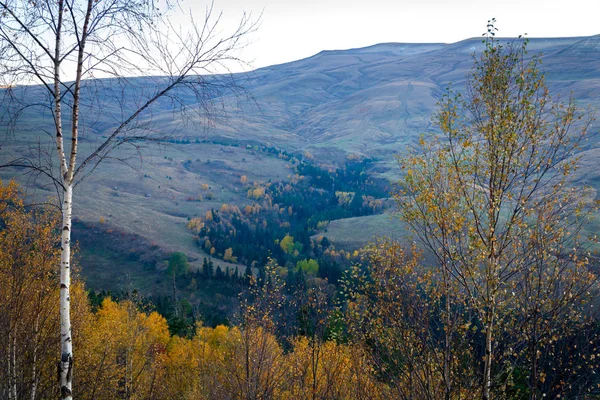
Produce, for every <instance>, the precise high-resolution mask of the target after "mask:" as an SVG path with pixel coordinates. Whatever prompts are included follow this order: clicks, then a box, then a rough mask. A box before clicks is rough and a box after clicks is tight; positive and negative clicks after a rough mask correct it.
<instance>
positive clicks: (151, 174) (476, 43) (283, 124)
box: [0, 35, 600, 260]
mask: <svg viewBox="0 0 600 400" xmlns="http://www.w3.org/2000/svg"><path fill="white" fill-rule="evenodd" d="M482 48H483V44H482V42H481V39H480V38H474V39H467V40H464V41H461V42H458V43H453V44H439V43H437V44H402V43H385V44H378V45H374V46H370V47H366V48H359V49H351V50H336V51H323V52H321V53H319V54H316V55H314V56H312V57H309V58H306V59H303V60H299V61H295V62H291V63H287V64H282V65H275V66H271V67H268V68H262V69H259V70H256V71H252V72H249V73H246V74H239V75H237V76H236V78H237V81H238V83H240V84H241V85H243V86H244V87H245V88H246V89H247V90H248V92H249V94H251V96H252V99H251V100H248V99H246V98H238V99H234V98H231V97H230V98H225V99H220V98H212V100H216V104H217V105H218V106H217V110H218V111H219V112H218V115H217V116H218V118H217V119H216V121H215V122H214V124H213V125H211V126H208V127H207V126H205V125H204V124H201V123H197V122H195V121H194V120H193V119H191V120H187V119H186V120H182V119H181V117H180V115H179V114H177V113H174V112H173V104H171V103H169V101H164V102H162V103H161V104H159V105H158V107H157V108H156V109H155V110H154V111H153V112H152V113H151V114H148V115H144V118H142V120H141V124H140V128H145V127H151V128H152V129H155V130H157V131H162V132H165V133H166V134H168V135H170V136H172V139H173V140H172V141H171V142H170V143H166V144H165V146H163V147H161V148H158V149H157V148H150V150H149V151H147V152H145V153H142V155H141V156H140V155H138V154H137V153H136V152H135V151H133V150H134V149H127V148H123V149H121V150H119V151H118V152H117V153H116V154H114V155H115V156H116V158H122V157H127V158H128V160H129V163H130V164H131V165H132V166H133V167H134V168H135V169H131V168H129V167H127V166H126V165H123V164H121V163H118V162H116V161H109V162H107V163H106V164H105V165H102V166H101V168H99V169H98V170H97V171H96V172H95V173H94V175H92V176H91V177H90V178H89V179H88V180H87V181H85V183H84V184H82V185H81V187H79V188H78V190H79V191H78V193H77V194H76V206H75V215H77V216H78V217H79V218H80V219H81V220H83V221H84V222H88V223H93V224H94V223H95V224H99V221H100V219H102V220H103V223H102V224H101V225H102V226H104V227H106V228H107V229H108V228H110V229H116V230H122V231H124V232H126V233H134V234H137V235H140V236H141V237H143V238H145V239H146V240H148V241H150V242H154V243H155V244H157V245H158V246H160V247H161V248H163V249H164V250H165V251H172V250H183V251H185V252H187V253H188V254H190V255H191V256H192V257H194V258H197V259H198V260H199V259H201V257H203V256H204V254H203V253H201V251H200V250H199V249H198V248H197V247H196V246H195V245H194V243H193V240H192V238H191V236H190V235H189V234H188V232H187V231H186V227H185V225H186V222H187V219H188V218H190V217H194V216H198V215H203V213H205V212H206V211H207V210H209V209H210V208H218V207H220V206H221V204H222V203H224V202H228V203H236V204H245V203H248V202H249V200H248V199H247V198H246V193H245V191H244V190H243V187H242V185H241V184H240V183H239V182H240V177H241V176H242V175H247V177H248V181H249V182H254V181H257V182H266V181H268V180H269V179H271V180H274V181H275V180H286V179H287V176H288V174H289V173H290V171H289V169H288V167H286V163H285V162H283V161H282V160H280V159H278V158H277V157H276V156H274V155H271V154H268V153H265V152H262V151H261V150H260V149H259V148H258V147H254V146H273V147H276V148H278V149H282V150H286V151H290V152H293V153H298V154H304V153H305V152H308V153H310V154H312V155H313V156H314V157H315V160H317V162H322V163H325V164H330V163H340V162H342V161H343V160H345V159H346V157H347V156H348V155H350V154H359V155H364V156H369V157H374V158H375V159H376V160H377V162H376V163H375V167H374V168H373V170H372V171H371V172H372V173H373V174H376V175H379V176H382V177H385V178H388V179H391V180H393V179H395V178H396V177H397V176H398V170H397V168H396V166H395V161H394V158H393V155H394V154H396V153H398V152H401V151H403V150H404V149H405V148H406V145H408V144H410V143H414V142H415V140H416V139H417V138H418V137H419V135H420V134H421V133H426V132H431V131H433V130H434V126H433V125H432V122H431V115H432V114H433V112H434V111H435V109H436V102H437V100H438V99H439V98H440V97H441V95H442V93H443V92H444V89H445V88H446V87H447V85H448V84H449V83H452V85H453V87H454V88H455V89H456V90H459V91H460V90H462V89H463V87H464V82H465V77H466V75H467V74H468V72H469V70H470V68H471V67H472V65H473V54H476V53H477V52H479V51H481V50H482ZM528 50H529V54H533V53H537V52H542V53H543V55H544V56H543V65H542V69H543V70H545V71H546V72H547V79H548V82H549V84H550V88H551V90H553V91H554V92H555V93H560V94H561V95H562V96H563V97H564V98H568V97H569V96H570V97H572V98H574V99H575V100H576V102H577V103H578V104H579V105H580V106H582V107H587V106H591V107H592V108H595V109H598V108H599V106H600V35H598V36H592V37H576V38H552V39H531V40H530V44H529V47H528ZM157 79H158V80H160V78H132V79H130V82H131V83H132V84H133V85H132V87H130V88H129V89H128V91H127V92H125V93H124V95H125V97H126V99H127V102H125V104H123V106H124V107H125V108H126V109H127V108H130V107H133V106H134V105H135V99H136V98H137V97H136V95H137V94H144V93H149V92H152V90H153V89H154V88H155V82H156V80H157ZM115 87H117V82H116V81H112V80H102V81H95V82H88V84H87V90H88V91H89V92H88V94H92V95H93V96H92V97H91V98H92V99H93V100H94V102H93V104H88V105H89V106H90V107H91V108H90V110H91V111H90V112H88V113H87V114H85V116H84V117H85V118H84V119H85V121H84V123H85V129H84V130H83V140H82V148H83V150H84V151H85V149H86V148H88V149H89V148H91V147H93V146H94V145H95V144H96V143H98V141H99V140H101V138H102V136H103V135H105V134H106V131H107V129H108V128H110V127H111V126H114V125H115V124H116V123H117V121H119V120H120V118H121V117H120V116H121V109H120V104H119V102H117V101H116V100H117V99H118V94H119V92H118V91H115V89H114V88H115ZM3 90H7V89H3ZM9 90H13V92H14V93H16V94H17V95H18V96H19V97H20V98H22V99H23V101H25V102H27V101H31V100H32V99H35V98H37V97H38V96H39V94H40V89H39V88H36V87H27V88H23V87H16V88H11V89H9ZM0 92H1V91H0ZM1 94H2V93H0V95H1ZM220 100H223V105H224V106H223V108H222V109H221V108H219V104H221V103H220ZM190 101H191V97H190ZM21 121H22V124H21V125H19V127H18V129H17V131H16V132H15V134H14V136H13V137H12V139H10V142H8V143H5V144H4V145H3V147H2V151H1V152H0V161H2V162H4V161H6V160H8V159H11V158H14V157H15V156H17V155H26V154H33V153H35V152H36V151H37V148H36V146H35V143H36V140H37V139H36V138H41V140H42V143H50V148H51V147H52V145H51V141H50V140H51V138H49V137H48V136H47V135H46V134H45V132H44V127H49V126H51V116H50V114H49V112H47V111H44V110H43V109H37V110H35V109H29V110H26V111H25V113H24V114H23V117H22V119H21ZM590 133H591V134H590V137H589V140H588V142H587V143H586V144H585V147H584V148H583V149H582V153H581V155H582V166H583V167H582V168H581V169H580V170H579V171H578V175H577V178H576V179H577V181H580V182H585V183H587V184H589V185H591V186H592V187H593V188H594V189H596V190H597V189H599V188H600V169H599V168H597V165H598V164H597V159H598V157H599V156H600V149H599V146H600V144H599V143H598V134H597V133H598V129H597V128H594V129H593V130H592V132H590ZM44 141H46V142H44ZM231 145H236V146H237V147H232V146H231ZM8 149H10V150H8ZM190 162H194V165H195V166H196V167H195V168H189V165H190ZM0 176H1V177H2V178H3V179H7V178H10V177H15V178H17V179H19V180H22V181H25V179H27V177H23V176H22V175H19V174H18V173H17V172H15V171H14V170H12V171H8V170H2V171H0ZM203 183H205V184H207V185H208V186H210V189H202V186H201V185H202V184H203ZM33 189H35V191H36V193H37V195H38V196H40V195H41V196H46V195H52V193H53V191H52V187H51V186H48V185H44V184H43V181H39V182H38V185H37V186H36V187H32V188H31V189H30V193H32V192H33ZM209 192H210V196H207V194H208V193H209ZM199 195H203V201H201V202H197V201H189V199H193V198H198V196H199ZM382 234H386V232H382Z"/></svg>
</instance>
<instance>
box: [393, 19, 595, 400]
mask: <svg viewBox="0 0 600 400" xmlns="http://www.w3.org/2000/svg"><path fill="white" fill-rule="evenodd" d="M494 32H495V27H494V21H493V20H492V21H490V23H489V25H488V34H487V35H486V38H485V40H484V44H485V49H484V50H483V52H482V53H481V55H480V56H479V57H478V58H477V59H476V60H475V64H474V67H473V69H472V71H471V73H470V76H469V77H468V79H467V84H466V95H465V96H462V95H460V94H457V93H455V92H454V91H452V90H450V89H448V91H447V93H446V94H445V95H444V96H443V97H442V99H441V100H440V102H439V109H438V112H437V114H436V115H435V117H434V120H435V122H436V123H437V126H438V127H439V129H440V130H441V133H442V134H441V137H439V138H438V139H431V140H421V142H420V146H419V147H418V148H417V149H416V150H415V151H414V152H412V153H411V154H410V155H408V156H406V157H404V158H402V159H401V166H402V168H403V169H404V170H405V178H404V179H403V180H402V182H401V190H400V192H399V193H398V195H397V198H398V200H399V204H400V209H401V213H402V216H403V218H404V220H405V221H407V222H408V224H409V225H410V227H411V228H412V229H413V231H414V232H415V233H416V235H417V237H418V238H419V239H420V242H421V243H422V244H423V245H424V247H425V248H426V250H427V252H428V253H430V254H432V255H433V257H434V259H435V260H436V264H437V266H438V267H439V280H440V283H442V287H443V288H444V290H445V294H444V298H446V302H445V304H446V306H447V307H448V313H447V315H448V316H450V315H451V311H450V308H451V307H461V308H462V309H464V310H465V311H464V312H465V313H467V312H472V313H473V316H474V318H473V321H472V322H473V327H474V328H475V329H476V332H477V334H478V335H479V339H478V340H477V341H476V342H477V343H478V346H477V347H479V350H478V352H477V353H476V354H478V355H480V359H481V360H482V362H481V365H480V366H479V367H480V369H479V371H480V374H481V375H480V379H479V381H480V382H481V387H480V396H481V398H482V399H484V400H487V399H490V398H491V397H493V394H494V393H493V392H494V390H504V391H509V392H510V391H511V390H512V392H510V393H512V394H511V396H516V397H519V398H521V397H522V396H526V397H527V398H530V399H537V398H540V397H541V396H549V397H551V398H555V397H556V396H559V395H560V396H563V397H564V396H565V395H567V394H568V395H569V396H572V395H575V394H577V393H576V391H577V390H579V389H581V390H584V389H583V388H582V387H581V386H578V385H572V383H573V382H575V380H576V377H575V376H574V375H573V371H575V370H577V371H578V374H580V375H581V374H585V373H590V371H593V363H588V362H587V361H586V362H584V361H582V362H581V363H580V364H578V367H577V368H574V365H573V364H570V365H569V366H566V365H565V366H563V367H561V368H557V365H556V363H554V361H553V360H552V357H549V356H548V355H549V354H553V353H554V352H557V354H558V352H563V353H564V352H565V351H566V350H565V349H566V348H567V347H569V346H573V343H574V342H577V339H574V338H573V334H574V332H575V331H577V330H578V329H580V328H581V327H582V326H589V325H588V322H589V319H588V317H589V315H588V314H586V313H587V311H586V308H585V303H586V302H587V301H588V300H589V299H590V293H591V292H590V290H591V289H592V288H593V287H594V283H595V282H596V276H595V275H594V274H593V273H591V272H590V270H589V267H588V263H589V259H588V255H587V253H586V248H585V246H584V244H585V243H583V242H584V239H583V235H582V233H581V229H582V225H583V223H584V220H585V217H586V216H587V215H588V213H587V212H586V210H587V207H588V206H589V205H590V204H588V203H586V202H585V193H584V191H583V190H584V189H580V188H576V187H571V186H570V181H569V179H570V178H571V176H572V175H571V174H572V172H573V171H574V170H575V169H576V166H577V156H576V150H577V149H578V147H579V145H580V144H581V142H582V140H583V139H584V137H585V135H586V131H587V129H588V127H589V125H590V122H591V118H586V117H585V115H584V114H583V113H582V112H581V111H580V110H578V108H577V107H576V106H575V105H574V104H573V103H572V102H568V103H566V104H565V103H563V102H561V101H559V99H557V98H554V97H552V96H551V95H550V93H549V90H548V87H547V84H546V81H545V78H544V74H542V73H541V72H540V71H539V68H538V67H539V64H540V57H539V56H537V55H533V56H530V55H528V54H527V51H526V46H527V40H525V39H521V40H518V41H515V42H512V43H505V42H502V41H500V40H498V39H496V38H495V37H494ZM462 299H464V301H463V300H462ZM459 300H460V304H459ZM467 310H468V311H467ZM449 323H450V321H448V324H449ZM507 338H510V339H508V340H507ZM568 343H570V344H568ZM571 348H572V347H571ZM575 348H576V347H575ZM476 350H477V349H476ZM478 358H479V357H478ZM566 359H569V357H567V358H566ZM580 361H581V360H580ZM571 362H578V361H573V360H572V359H571ZM558 369H561V371H558ZM568 371H571V372H568ZM511 381H512V382H513V383H514V382H515V381H518V382H517V384H514V385H513V384H511V383H510V382H511ZM507 382H508V383H507ZM511 385H513V386H511ZM517 387H520V388H517ZM446 389H447V393H446V398H449V397H450V395H451V393H452V388H451V387H447V388H446ZM569 390H572V391H571V392H569Z"/></svg>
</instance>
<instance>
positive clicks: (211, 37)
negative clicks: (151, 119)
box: [0, 0, 256, 399]
mask: <svg viewBox="0 0 600 400" xmlns="http://www.w3.org/2000/svg"><path fill="white" fill-rule="evenodd" d="M176 6H177V4H174V3H171V2H169V1H167V2H166V3H165V2H160V1H158V0H156V1H155V0H140V1H129V0H55V1H48V0H40V1H24V0H3V1H0V54H1V55H2V58H1V61H0V72H1V75H2V78H3V79H4V80H5V81H11V82H15V83H18V84H32V83H37V84H38V85H40V86H39V88H41V89H40V90H38V92H43V94H45V97H43V98H41V100H40V97H38V98H37V99H36V103H41V104H42V106H44V107H46V108H47V109H49V110H50V111H51V113H52V118H53V121H54V124H53V129H52V133H51V135H52V136H53V140H54V141H55V146H56V156H57V158H56V159H55V158H51V159H47V160H50V163H49V165H46V166H44V165H42V164H39V163H36V162H35V160H27V159H20V160H15V161H14V162H12V163H10V165H13V166H21V167H29V168H32V169H34V170H36V171H37V172H40V173H44V174H46V175H48V176H52V168H51V167H52V166H54V170H59V171H60V174H59V176H54V177H53V179H54V182H55V184H56V187H57V190H58V192H59V199H60V201H61V209H62V235H61V261H60V335H61V340H60V342H61V357H60V362H59V375H60V390H61V397H62V398H63V399H71V398H72V382H73V347H72V340H71V321H70V295H69V288H70V282H71V272H70V265H71V243H70V242H71V220H72V215H73V211H72V204H73V190H74V187H75V186H76V185H77V183H78V182H79V181H80V180H81V179H83V178H84V177H85V176H87V175H89V174H90V173H91V172H92V171H93V170H94V169H95V168H96V167H97V166H98V164H99V163H100V162H101V161H102V160H103V159H105V158H106V157H107V156H108V155H109V154H110V152H111V151H112V150H114V149H115V148H116V147H119V146H121V145H123V144H126V143H128V144H132V145H134V146H139V143H140V142H141V141H143V140H148V139H152V138H155V137H153V136H152V135H153V134H154V132H152V131H150V130H144V129H142V128H143V126H142V125H140V124H139V121H140V117H142V116H145V115H146V114H147V113H148V112H149V111H150V109H151V107H152V106H153V105H156V103H158V102H159V100H161V99H168V100H169V101H171V103H172V104H173V105H174V106H176V107H177V108H178V109H179V110H182V111H189V110H200V114H201V115H203V116H204V117H206V116H208V117H209V118H210V116H211V114H210V110H211V106H212V105H213V103H214V101H215V100H214V99H215V98H217V96H218V95H220V94H222V93H223V92H225V91H229V90H233V91H236V90H239V89H240V88H239V87H238V86H236V85H235V83H234V82H233V80H232V75H231V74H221V75H210V74H212V73H214V72H217V71H220V72H223V71H225V72H226V71H228V70H227V66H228V65H230V64H229V62H231V61H239V60H238V59H237V55H238V50H239V49H240V48H241V47H243V46H244V45H245V44H246V40H247V36H248V35H249V34H250V33H251V32H252V31H254V30H255V28H256V22H255V21H252V20H251V18H250V16H248V15H245V14H244V15H243V16H242V18H241V19H240V21H239V24H238V25H237V27H236V28H235V29H233V30H232V32H231V33H229V34H225V35H224V34H222V32H221V31H220V29H221V28H220V27H221V25H222V23H221V14H218V13H215V12H214V11H213V5H212V4H211V5H210V6H208V7H207V9H206V13H205V16H204V19H203V20H202V21H200V22H201V23H200V24H195V23H194V21H193V20H192V21H191V24H190V28H189V30H187V31H185V30H183V29H182V28H181V27H178V26H176V24H174V23H172V22H171V20H169V19H168V18H166V17H165V14H164V13H165V12H167V11H170V10H171V9H173V8H174V7H176ZM208 75H210V76H208ZM131 76H146V77H152V80H151V81H150V82H148V85H144V86H143V87H140V86H139V85H138V86H136V84H135V82H134V81H133V80H131V79H128V78H127V77H131ZM99 77H111V78H113V80H110V81H105V80H97V79H95V78H99ZM149 88H150V89H149ZM100 89H102V90H103V91H104V92H106V90H108V92H109V93H110V96H113V99H114V100H115V102H116V104H118V105H120V106H121V107H119V111H120V114H119V120H118V122H117V124H116V126H114V127H112V128H111V129H110V131H108V132H106V133H105V135H106V136H104V138H105V139H104V140H103V141H102V142H101V143H99V145H98V146H96V147H95V148H93V149H92V150H91V151H90V152H89V153H88V154H84V155H80V154H79V145H80V142H81V138H82V136H81V134H82V124H81V121H82V118H81V115H82V114H81V110H82V107H90V108H91V109H94V106H96V108H95V109H94V110H95V111H94V112H95V113H97V114H99V113H102V112H104V110H100V109H98V108H97V106H98V104H99V103H100V100H98V98H97V96H99V95H100V94H99V90H100ZM15 91H16V90H15ZM132 92H134V93H137V94H140V96H139V99H138V101H137V102H132V101H129V100H130V99H128V98H127V97H128V96H129V95H130V94H131V93H132ZM38 94H39V93H38ZM104 95H106V94H104ZM13 100H14V97H13ZM13 104H17V108H16V109H13V111H16V113H15V114H12V115H11V118H13V120H12V121H11V122H15V121H16V119H14V116H15V115H18V114H19V112H20V111H23V110H24V109H25V108H27V107H30V106H32V104H31V103H24V104H18V103H13Z"/></svg>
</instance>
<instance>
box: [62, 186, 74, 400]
mask: <svg viewBox="0 0 600 400" xmlns="http://www.w3.org/2000/svg"><path fill="white" fill-rule="evenodd" d="M72 198H73V185H72V184H68V183H67V184H66V185H65V190H64V200H63V206H62V212H63V215H62V218H63V222H62V236H61V251H60V353H61V355H60V361H59V377H60V396H61V399H64V400H71V399H72V398H73V396H72V384H73V343H72V338H71V313H70V309H71V297H70V292H69V291H70V288H71V210H72Z"/></svg>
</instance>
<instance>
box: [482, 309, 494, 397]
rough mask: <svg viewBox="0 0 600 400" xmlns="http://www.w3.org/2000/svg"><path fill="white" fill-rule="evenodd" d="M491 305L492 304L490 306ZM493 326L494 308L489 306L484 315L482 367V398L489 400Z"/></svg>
mask: <svg viewBox="0 0 600 400" xmlns="http://www.w3.org/2000/svg"><path fill="white" fill-rule="evenodd" d="M490 307H493V306H490ZM493 327H494V310H493V308H490V309H489V310H488V312H487V315H486V325H485V359H484V367H483V379H484V382H483V394H482V396H481V398H482V399H483V400H490V392H491V388H492V340H493V335H492V331H493Z"/></svg>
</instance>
